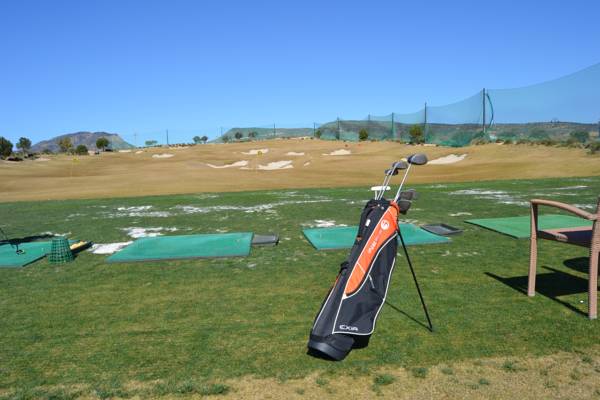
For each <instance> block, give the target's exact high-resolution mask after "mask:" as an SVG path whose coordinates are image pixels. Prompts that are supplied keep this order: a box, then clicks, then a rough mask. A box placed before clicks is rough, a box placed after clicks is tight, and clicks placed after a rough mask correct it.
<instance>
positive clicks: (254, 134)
mask: <svg viewBox="0 0 600 400" xmlns="http://www.w3.org/2000/svg"><path fill="white" fill-rule="evenodd" d="M257 135H258V134H257V133H256V131H252V132H250V133H248V137H249V138H252V139H254V138H255V137H256V136H257Z"/></svg>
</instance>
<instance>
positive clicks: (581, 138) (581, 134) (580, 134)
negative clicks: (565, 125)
mask: <svg viewBox="0 0 600 400" xmlns="http://www.w3.org/2000/svg"><path fill="white" fill-rule="evenodd" d="M589 138H590V135H589V133H588V132H586V131H582V130H578V131H573V132H571V133H569V140H570V139H573V140H576V141H578V142H579V143H585V142H587V141H588V139H589Z"/></svg>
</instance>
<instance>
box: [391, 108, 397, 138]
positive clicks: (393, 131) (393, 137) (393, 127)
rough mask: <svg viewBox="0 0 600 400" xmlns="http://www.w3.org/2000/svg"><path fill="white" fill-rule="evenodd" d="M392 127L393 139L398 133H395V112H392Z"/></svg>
mask: <svg viewBox="0 0 600 400" xmlns="http://www.w3.org/2000/svg"><path fill="white" fill-rule="evenodd" d="M391 128H392V132H391V134H392V139H394V137H395V136H396V135H394V113H392V127H391Z"/></svg>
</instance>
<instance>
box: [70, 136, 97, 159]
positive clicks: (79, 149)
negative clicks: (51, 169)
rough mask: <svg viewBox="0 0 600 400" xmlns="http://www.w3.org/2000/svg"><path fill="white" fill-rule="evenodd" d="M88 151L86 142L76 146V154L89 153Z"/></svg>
mask: <svg viewBox="0 0 600 400" xmlns="http://www.w3.org/2000/svg"><path fill="white" fill-rule="evenodd" d="M98 140H100V139H98ZM87 153H88V148H87V146H86V145H84V144H80V145H79V146H77V147H76V148H75V154H78V155H80V156H84V155H87Z"/></svg>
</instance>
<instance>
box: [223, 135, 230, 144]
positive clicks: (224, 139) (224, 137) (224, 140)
mask: <svg viewBox="0 0 600 400" xmlns="http://www.w3.org/2000/svg"><path fill="white" fill-rule="evenodd" d="M221 140H222V141H223V143H227V142H229V136H227V135H225V136H221Z"/></svg>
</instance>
